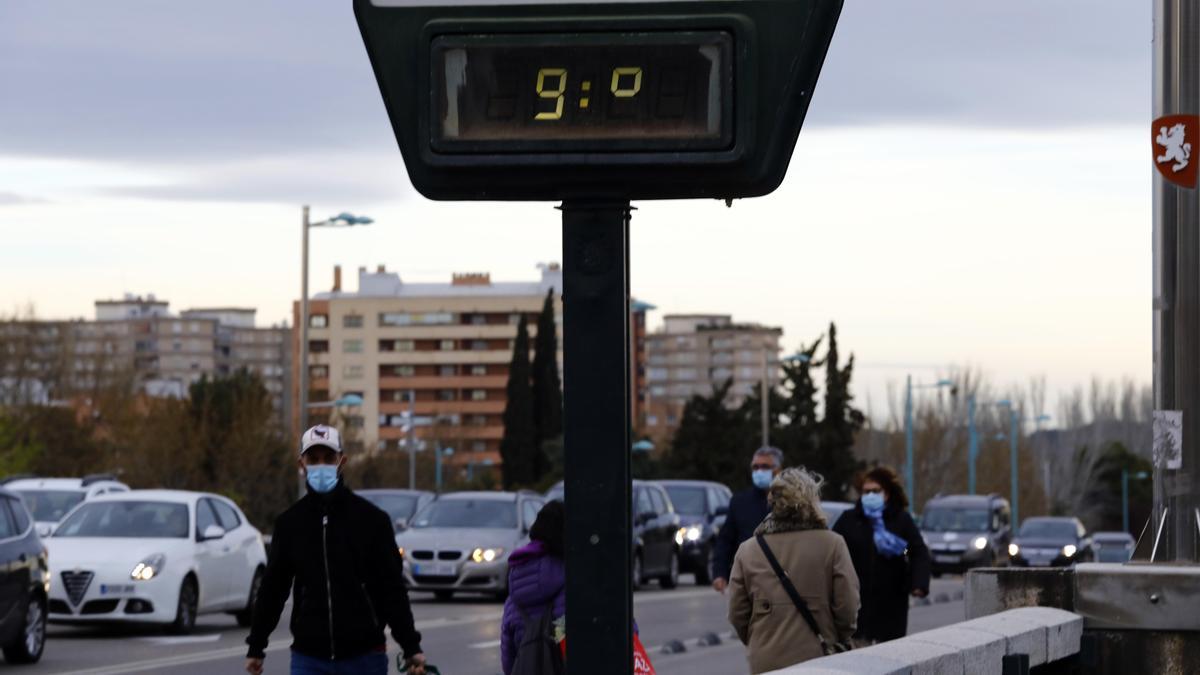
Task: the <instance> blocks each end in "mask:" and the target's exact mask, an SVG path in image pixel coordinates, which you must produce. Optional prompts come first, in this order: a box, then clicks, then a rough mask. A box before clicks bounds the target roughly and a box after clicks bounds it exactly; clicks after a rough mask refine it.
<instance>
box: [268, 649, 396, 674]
mask: <svg viewBox="0 0 1200 675" xmlns="http://www.w3.org/2000/svg"><path fill="white" fill-rule="evenodd" d="M387 671H388V657H387V654H385V653H383V652H371V653H370V654H363V655H362V656H355V657H353V658H348V659H338V660H336V661H330V660H329V659H317V658H313V657H311V656H305V655H304V654H301V653H299V652H292V675H387Z"/></svg>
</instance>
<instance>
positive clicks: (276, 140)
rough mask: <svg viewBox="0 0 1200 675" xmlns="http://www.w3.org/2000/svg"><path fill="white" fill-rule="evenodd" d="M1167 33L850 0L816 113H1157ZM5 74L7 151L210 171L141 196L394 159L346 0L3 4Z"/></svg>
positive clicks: (907, 118) (936, 118)
mask: <svg viewBox="0 0 1200 675" xmlns="http://www.w3.org/2000/svg"><path fill="white" fill-rule="evenodd" d="M1149 36H1150V15H1149V9H1148V8H1147V7H1143V6H1142V5H1141V4H1139V3H1130V2H1122V1H1120V0H1111V1H1107V2H1099V1H1095V0H1092V1H1085V0H1059V1H1056V2H1033V1H1028V2H1023V3H1008V4H1003V5H996V4H994V3H991V4H987V3H974V2H961V1H956V0H906V1H905V2H889V1H872V2H848V3H846V7H845V10H844V13H843V16H842V20H841V23H840V24H839V27H838V32H837V34H836V35H835V38H834V44H833V47H832V48H831V50H830V53H829V57H828V59H827V60H826V64H825V68H824V71H823V73H822V76H821V81H820V83H819V85H818V87H817V91H816V94H815V98H814V102H813V105H812V109H811V112H810V116H809V121H808V126H809V128H816V127H830V126H863V125H881V124H916V125H953V126H968V127H969V126H979V127H1002V128H1067V127H1073V126H1081V125H1096V124H1125V123H1134V124H1136V123H1141V122H1144V121H1145V120H1146V118H1147V117H1148V116H1149V92H1150V88H1149V74H1150V44H1149ZM0 82H3V83H4V90H5V96H4V99H3V102H0V149H2V150H0V152H3V153H6V154H9V153H11V154H13V155H27V156H52V157H72V158H84V159H95V160H109V161H113V160H115V161H120V162H129V163H135V164H138V165H142V166H146V165H150V166H176V167H178V166H180V165H184V166H186V167H188V168H189V169H200V171H201V175H198V176H197V181H196V183H194V184H191V185H186V186H185V185H180V186H177V187H148V188H144V189H136V190H135V191H136V192H138V193H139V194H147V195H153V194H157V195H159V196H165V197H185V196H187V197H191V198H197V197H200V198H202V197H205V196H209V195H211V196H212V197H213V198H222V195H228V196H231V197H236V196H237V195H239V194H245V195H247V196H250V193H249V192H248V191H249V189H250V186H253V185H257V186H259V187H263V188H269V189H265V190H264V193H263V194H266V193H278V194H287V195H288V196H289V197H290V196H291V195H290V193H291V190H290V189H288V188H287V187H286V185H283V184H281V183H280V182H279V181H272V180H258V181H245V180H243V179H242V178H240V177H238V176H236V175H233V176H225V177H220V176H217V175H215V174H213V173H212V171H215V170H216V169H218V168H220V167H222V166H224V165H226V164H227V163H228V162H230V161H236V160H252V159H255V158H284V157H287V156H288V155H289V154H291V153H295V152H307V153H321V152H329V153H338V152H353V153H376V154H379V155H380V156H383V155H384V153H386V154H387V155H390V156H396V150H395V144H394V140H393V137H392V133H391V129H390V127H389V125H388V121H387V116H386V113H385V111H384V109H383V105H382V102H381V100H380V97H379V93H378V90H377V88H376V85H375V81H374V77H373V75H372V73H371V69H370V66H369V64H368V61H367V58H366V54H365V52H364V50H363V47H362V44H361V39H360V37H359V35H358V29H357V26H356V25H355V22H354V17H353V13H352V11H351V7H350V3H349V2H348V0H344V1H339V2H332V1H329V0H259V1H256V2H245V1H244V0H208V1H206V2H197V3H179V2H173V3H163V2H159V1H156V0H108V1H106V2H103V3H99V2H95V1H94V0H39V1H35V0H14V1H10V2H3V3H0ZM397 166H398V163H397ZM205 167H208V169H205ZM390 173H393V172H389V175H388V176H387V182H388V183H390V182H391V181H392V180H393V179H394V180H395V181H396V182H397V183H399V184H405V185H406V184H407V182H406V181H404V180H403V178H402V176H401V175H398V174H397V175H394V176H393V175H390ZM323 177H324V176H323V174H321V173H311V174H309V176H308V178H307V179H306V180H308V181H309V182H310V183H313V184H316V185H319V184H320V183H321V181H322V178H323ZM272 182H273V183H274V184H272ZM368 183H369V181H368ZM341 187H342V189H345V190H349V191H353V190H354V189H356V186H355V185H343V186H341ZM364 187H365V189H366V190H367V191H368V192H371V193H374V192H375V191H376V189H377V188H376V186H373V185H367V186H364ZM339 194H347V193H339ZM348 196H353V195H348Z"/></svg>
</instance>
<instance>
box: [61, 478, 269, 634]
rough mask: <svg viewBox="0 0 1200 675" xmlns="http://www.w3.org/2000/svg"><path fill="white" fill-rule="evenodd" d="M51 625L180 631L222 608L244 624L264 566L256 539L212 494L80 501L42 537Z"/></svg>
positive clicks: (143, 493)
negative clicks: (136, 626) (143, 625)
mask: <svg viewBox="0 0 1200 675" xmlns="http://www.w3.org/2000/svg"><path fill="white" fill-rule="evenodd" d="M45 543H46V548H47V550H48V551H49V553H50V578H51V582H52V583H51V585H50V602H49V619H50V621H52V622H56V623H85V622H86V623H100V622H121V623H151V624H159V625H163V626H167V627H169V629H170V630H171V631H172V632H174V633H180V634H182V633H188V632H190V631H191V630H192V628H193V627H194V626H195V623H196V616H197V615H199V614H207V613H211V612H228V613H231V614H234V615H236V616H237V620H238V624H239V625H242V626H247V625H249V623H250V613H251V610H252V609H253V607H254V599H255V597H256V596H257V594H258V588H259V586H260V585H261V583H262V575H263V573H264V572H265V570H266V564H267V554H266V549H265V548H264V546H263V540H262V535H261V534H260V533H259V531H258V530H256V529H255V528H254V527H253V526H251V525H250V524H249V523H248V522H247V521H246V517H245V515H243V514H242V512H241V510H240V509H238V507H237V505H235V504H234V503H233V502H231V501H229V500H228V499H225V498H224V497H219V496H217V495H214V494H207V493H203V492H184V491H176V490H133V491H131V492H125V493H118V494H108V495H103V496H100V497H97V498H96V499H93V500H89V501H86V502H84V503H83V504H80V505H79V506H78V507H76V508H75V510H74V511H72V512H71V513H69V514H68V515H67V517H66V518H64V519H63V521H62V523H61V524H60V525H59V527H58V529H56V530H55V532H54V535H53V536H51V537H50V538H48V539H46V540H45Z"/></svg>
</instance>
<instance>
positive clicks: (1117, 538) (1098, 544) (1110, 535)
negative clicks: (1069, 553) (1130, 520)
mask: <svg viewBox="0 0 1200 675" xmlns="http://www.w3.org/2000/svg"><path fill="white" fill-rule="evenodd" d="M1136 544H1137V542H1135V541H1134V539H1133V535H1131V534H1129V533H1128V532H1095V533H1093V534H1092V553H1094V554H1095V556H1096V562H1112V563H1123V562H1129V558H1130V557H1132V556H1133V549H1134V547H1135V545H1136Z"/></svg>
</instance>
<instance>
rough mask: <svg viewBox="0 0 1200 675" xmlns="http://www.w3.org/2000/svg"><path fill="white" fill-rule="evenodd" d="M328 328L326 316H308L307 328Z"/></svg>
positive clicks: (327, 316) (327, 317)
mask: <svg viewBox="0 0 1200 675" xmlns="http://www.w3.org/2000/svg"><path fill="white" fill-rule="evenodd" d="M328 326H329V315H328V314H310V315H309V316H308V327H309V328H326V327H328Z"/></svg>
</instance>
